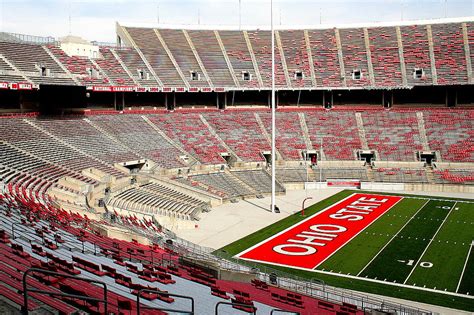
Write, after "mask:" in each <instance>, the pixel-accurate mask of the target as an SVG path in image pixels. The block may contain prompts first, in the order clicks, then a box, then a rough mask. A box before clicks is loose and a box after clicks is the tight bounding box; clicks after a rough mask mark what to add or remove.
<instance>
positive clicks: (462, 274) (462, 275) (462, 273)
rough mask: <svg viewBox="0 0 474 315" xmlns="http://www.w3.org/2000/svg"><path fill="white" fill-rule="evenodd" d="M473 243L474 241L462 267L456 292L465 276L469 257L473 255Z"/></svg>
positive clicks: (473, 242)
mask: <svg viewBox="0 0 474 315" xmlns="http://www.w3.org/2000/svg"><path fill="white" fill-rule="evenodd" d="M472 245H474V241H472V242H471V245H470V246H469V251H468V252H467V258H466V261H465V262H464V267H463V268H462V272H461V277H460V278H459V281H458V286H457V287H456V293H458V291H459V287H460V286H461V282H462V278H463V277H464V271H465V270H466V266H467V262H468V261H469V257H470V256H471V250H472Z"/></svg>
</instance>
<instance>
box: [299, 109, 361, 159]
mask: <svg viewBox="0 0 474 315" xmlns="http://www.w3.org/2000/svg"><path fill="white" fill-rule="evenodd" d="M305 117H306V125H307V126H308V131H309V136H310V139H311V142H312V144H313V148H314V149H315V150H317V151H318V150H320V148H321V141H322V145H323V148H322V149H323V153H324V155H325V158H326V159H327V160H354V159H355V152H356V151H357V150H360V149H361V148H362V144H361V142H360V138H359V134H358V128H357V123H356V118H355V113H354V112H352V111H347V112H346V111H329V112H328V111H314V112H306V113H305ZM323 159H324V157H323Z"/></svg>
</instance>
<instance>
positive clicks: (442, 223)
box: [403, 202, 457, 284]
mask: <svg viewBox="0 0 474 315" xmlns="http://www.w3.org/2000/svg"><path fill="white" fill-rule="evenodd" d="M456 204H457V202H455V203H454V204H453V206H452V207H451V209H450V210H449V212H448V215H447V216H446V217H445V218H444V220H443V222H441V224H440V225H439V227H438V229H437V230H436V233H435V234H434V235H433V237H432V238H431V241H430V242H429V243H428V245H427V246H426V247H425V250H424V251H423V253H421V255H420V258H419V259H418V260H417V262H416V264H415V265H414V267H413V268H412V270H411V271H410V273H409V274H408V277H407V278H406V279H405V281H403V284H405V283H406V282H407V281H408V279H410V277H411V275H412V274H413V272H414V271H415V269H416V267H418V264H419V263H420V261H421V259H422V258H423V256H424V255H425V253H426V251H427V250H428V248H429V247H430V246H431V243H433V240H434V239H435V238H436V235H438V232H439V231H440V230H441V228H442V227H443V225H444V223H445V222H446V220H448V218H449V215H450V214H451V212H452V211H453V209H454V207H456Z"/></svg>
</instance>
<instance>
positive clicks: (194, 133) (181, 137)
mask: <svg viewBox="0 0 474 315" xmlns="http://www.w3.org/2000/svg"><path fill="white" fill-rule="evenodd" d="M149 118H150V120H151V121H152V122H153V123H154V124H156V125H157V126H158V127H159V128H160V129H161V130H162V131H164V132H165V133H166V135H167V136H168V137H170V138H171V139H173V140H174V141H176V142H178V143H180V144H181V145H182V146H183V147H184V149H185V150H186V151H187V152H189V153H190V154H192V155H193V156H195V157H196V158H197V159H198V160H199V161H201V162H202V163H204V164H221V163H225V160H224V159H223V158H222V157H221V156H220V154H221V153H224V152H226V150H225V149H224V148H223V147H222V146H221V145H220V144H219V143H218V141H217V139H216V138H215V137H214V136H213V135H212V134H211V133H210V131H209V129H208V128H207V127H206V125H204V123H203V122H202V121H201V120H200V118H199V114H196V113H175V114H172V115H167V114H165V115H150V116H149Z"/></svg>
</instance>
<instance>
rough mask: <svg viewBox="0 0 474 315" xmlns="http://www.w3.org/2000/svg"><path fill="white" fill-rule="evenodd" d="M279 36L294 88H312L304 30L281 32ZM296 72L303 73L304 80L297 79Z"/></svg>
mask: <svg viewBox="0 0 474 315" xmlns="http://www.w3.org/2000/svg"><path fill="white" fill-rule="evenodd" d="M279 34H280V38H281V46H282V49H283V52H284V54H285V61H286V66H287V67H288V74H289V76H290V80H291V85H292V87H311V86H312V85H313V84H312V82H311V71H310V66H309V59H308V52H307V50H306V40H305V37H304V32H303V31H302V30H288V31H285V32H279ZM296 71H301V72H302V74H303V78H302V79H301V80H299V79H296V77H295V73H296Z"/></svg>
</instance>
